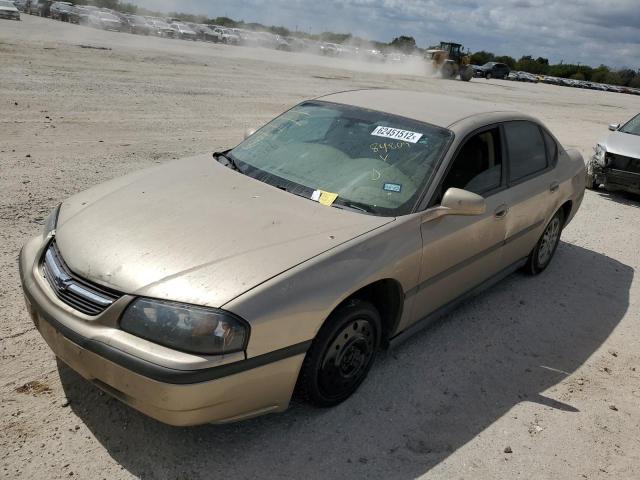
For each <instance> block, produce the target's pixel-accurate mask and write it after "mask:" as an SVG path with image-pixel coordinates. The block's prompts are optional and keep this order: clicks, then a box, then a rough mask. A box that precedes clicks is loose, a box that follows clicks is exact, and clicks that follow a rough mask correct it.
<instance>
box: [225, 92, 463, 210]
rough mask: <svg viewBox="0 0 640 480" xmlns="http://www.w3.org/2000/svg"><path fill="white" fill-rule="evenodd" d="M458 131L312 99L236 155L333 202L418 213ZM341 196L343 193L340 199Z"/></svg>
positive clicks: (277, 180)
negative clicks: (418, 204) (415, 208)
mask: <svg viewBox="0 0 640 480" xmlns="http://www.w3.org/2000/svg"><path fill="white" fill-rule="evenodd" d="M452 136H453V134H452V133H451V132H450V131H448V130H445V129H442V128H438V127H434V126H431V125H427V124H425V123H421V122H417V121H414V120H410V119H407V118H404V117H398V116H394V115H389V114H386V113H382V112H376V111H372V110H365V109H361V108H357V107H351V106H346V105H338V104H333V103H328V102H318V101H313V102H305V103H302V104H300V105H298V106H297V107H294V108H293V109H291V110H289V111H288V112H286V113H284V114H283V115H281V116H279V117H278V118H276V119H275V120H273V121H271V122H270V123H268V124H267V125H266V126H264V127H262V128H261V129H260V130H258V131H257V132H256V133H254V134H253V135H252V136H250V137H249V138H247V139H246V140H245V141H244V142H242V143H241V144H240V145H238V146H237V147H236V148H234V149H233V150H232V151H231V152H230V153H229V156H230V157H231V159H232V160H234V161H235V162H236V164H237V166H238V168H239V169H240V170H241V171H242V173H245V174H247V175H249V176H252V177H254V178H256V179H258V180H261V181H263V182H265V183H269V184H271V185H274V186H277V187H280V188H283V189H285V190H287V191H289V192H292V193H295V194H298V195H301V196H304V197H307V198H312V199H314V200H316V199H317V195H318V193H317V192H318V191H320V192H326V193H327V194H328V197H324V198H332V199H335V200H333V201H332V202H329V203H328V204H331V203H333V204H334V206H336V205H337V206H340V205H343V206H346V207H352V208H356V209H359V210H364V211H367V212H370V213H374V214H377V215H385V216H395V215H403V214H407V213H410V212H411V210H412V209H413V206H414V205H415V203H416V201H417V200H418V197H419V196H420V194H421V192H422V191H423V190H424V187H425V186H426V185H427V184H428V183H429V181H430V180H431V178H432V176H433V173H434V172H435V170H436V168H437V166H438V164H439V162H440V159H441V157H442V156H443V153H444V152H445V151H446V149H447V146H448V144H449V141H450V140H451V138H452ZM335 195H337V197H335Z"/></svg>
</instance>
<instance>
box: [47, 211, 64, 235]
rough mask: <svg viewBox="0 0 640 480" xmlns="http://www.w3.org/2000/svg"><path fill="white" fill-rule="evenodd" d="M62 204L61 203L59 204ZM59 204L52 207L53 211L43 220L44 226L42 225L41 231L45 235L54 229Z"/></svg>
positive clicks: (56, 223)
mask: <svg viewBox="0 0 640 480" xmlns="http://www.w3.org/2000/svg"><path fill="white" fill-rule="evenodd" d="M60 205H62V204H60ZM60 205H58V206H57V207H56V208H54V209H53V212H51V213H50V214H49V216H48V217H47V219H46V220H45V221H44V226H43V227H42V233H43V235H44V236H45V237H46V236H47V235H49V234H50V233H51V232H52V231H54V230H55V229H56V226H57V225H58V214H59V213H60Z"/></svg>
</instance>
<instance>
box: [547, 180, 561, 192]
mask: <svg viewBox="0 0 640 480" xmlns="http://www.w3.org/2000/svg"><path fill="white" fill-rule="evenodd" d="M559 188H560V184H559V183H558V182H551V185H549V191H550V192H555V191H557V190H558V189H559Z"/></svg>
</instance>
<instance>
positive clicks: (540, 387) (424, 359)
mask: <svg viewBox="0 0 640 480" xmlns="http://www.w3.org/2000/svg"><path fill="white" fill-rule="evenodd" d="M633 273H634V272H633V269H632V268H630V267H629V266H626V265H624V264H622V263H619V262H617V261H616V260H613V259H611V258H609V257H607V256H605V255H601V254H599V253H596V252H593V251H591V250H587V249H584V248H581V247H578V246H575V245H571V244H567V243H564V242H563V243H561V244H560V246H559V248H558V251H557V255H556V258H555V259H554V261H553V263H552V264H551V265H550V266H549V268H548V269H547V270H546V271H545V272H544V273H543V274H542V275H539V276H537V277H528V276H525V275H523V274H520V273H516V274H514V275H512V276H511V277H509V278H507V279H506V280H504V281H502V282H501V283H499V284H497V285H496V286H494V287H493V288H491V289H490V290H488V291H487V292H485V293H484V294H482V295H480V296H479V297H477V298H476V299H474V300H471V301H470V302H468V303H466V304H465V305H463V306H461V307H460V308H459V309H457V310H456V311H454V312H453V313H452V314H450V315H449V317H448V318H447V319H444V320H443V321H441V322H439V323H438V324H436V325H434V326H433V327H432V328H429V329H428V330H426V331H423V332H421V333H419V334H417V335H416V336H414V337H412V338H411V339H409V340H408V341H407V342H405V343H404V344H402V345H401V346H399V347H397V348H396V349H394V350H391V351H389V352H386V353H384V354H382V355H381V357H380V358H379V359H378V361H377V362H376V364H375V365H374V368H373V369H372V371H371V373H370V375H369V378H368V379H367V380H366V381H365V383H364V384H363V386H362V387H361V388H360V390H359V391H358V392H357V393H356V394H355V396H354V397H352V398H351V399H349V400H348V401H346V402H344V403H343V404H341V405H339V406H338V407H335V408H333V409H316V408H312V407H309V406H306V405H303V404H298V403H296V404H294V405H293V406H292V408H290V409H289V410H288V411H287V412H285V413H283V414H276V415H267V416H264V417H260V418H256V419H253V420H249V421H245V422H242V423H238V424H232V425H223V426H215V425H206V426H199V427H191V428H175V427H169V426H166V425H163V424H161V423H159V422H156V421H154V420H152V419H149V418H147V417H145V416H144V415H142V414H139V413H137V412H136V411H135V410H133V409H131V408H129V407H127V406H125V405H123V404H121V403H120V402H118V401H117V400H115V399H111V398H109V397H108V396H107V395H104V394H102V393H101V392H99V390H98V389H97V388H96V387H94V386H93V385H92V384H90V383H89V382H87V381H85V380H83V379H82V378H80V377H79V376H78V375H77V374H75V373H74V372H73V371H71V370H70V369H69V368H68V367H66V366H64V365H61V364H60V366H59V372H60V376H61V380H62V384H63V387H64V389H65V392H66V395H67V397H68V398H69V399H70V401H71V407H72V408H73V409H74V411H75V413H76V414H77V415H78V416H79V417H80V418H81V419H82V420H83V421H84V422H85V424H86V425H87V427H88V428H89V429H90V430H91V431H92V433H93V434H94V435H95V437H96V438H97V440H98V441H99V442H101V444H102V445H103V446H104V448H105V449H106V450H107V451H108V453H109V454H110V455H111V456H112V457H113V458H114V459H115V460H116V461H117V462H118V463H119V464H120V465H121V466H122V468H124V469H126V470H127V471H129V472H130V473H131V474H133V475H135V476H138V477H140V478H172V479H175V478H188V479H200V478H216V477H225V478H256V477H259V478H292V477H293V478H300V477H303V476H304V477H305V478H306V479H312V478H363V477H367V478H398V479H408V478H415V477H417V476H419V475H421V474H423V473H425V472H427V471H429V470H430V469H431V468H432V467H434V466H435V465H437V464H438V463H440V462H441V461H442V460H444V459H446V458H447V457H448V456H449V455H450V454H451V453H452V452H454V451H455V450H457V449H458V448H460V447H461V446H463V445H464V444H465V443H467V442H469V441H471V440H472V439H473V438H474V437H476V435H478V434H479V433H481V432H482V431H483V430H484V429H486V428H487V427H489V426H490V425H491V424H492V423H493V422H495V421H496V420H497V419H499V418H500V417H502V416H503V415H505V414H506V413H507V412H508V411H509V409H511V408H512V407H514V406H515V405H517V404H518V403H519V402H536V403H539V404H542V405H544V407H540V408H541V409H543V408H544V409H548V407H552V408H556V409H560V410H562V411H564V412H567V413H566V414H567V415H575V414H576V413H575V412H577V411H578V409H576V408H575V407H574V406H573V405H572V404H571V394H570V393H569V390H568V387H566V386H565V385H562V386H560V387H558V388H557V389H556V390H555V392H553V393H548V392H547V393H545V391H546V390H548V389H550V388H551V387H554V386H556V385H557V384H558V383H560V382H561V381H563V380H564V379H565V378H566V377H567V376H568V375H570V374H571V373H573V372H574V371H575V370H576V369H578V368H579V367H580V366H581V365H582V364H583V363H584V362H585V361H586V360H587V359H588V358H589V357H590V356H591V355H592V354H593V353H594V352H595V351H596V350H597V349H598V348H599V347H600V346H601V344H602V343H603V342H604V341H605V339H606V338H607V337H608V336H609V335H610V334H611V333H612V331H613V329H614V328H615V327H616V325H617V324H618V323H619V322H620V321H621V319H622V318H623V316H624V315H625V312H626V311H627V308H628V305H629V290H630V286H631V283H632V279H633ZM552 397H553V398H552ZM503 448H504V445H496V451H495V455H496V456H497V457H499V456H500V455H504V453H503V452H502V449H503Z"/></svg>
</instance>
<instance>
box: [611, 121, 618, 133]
mask: <svg viewBox="0 0 640 480" xmlns="http://www.w3.org/2000/svg"><path fill="white" fill-rule="evenodd" d="M619 128H620V124H619V123H612V124H610V125H609V130H611V131H612V132H615V131H616V130H618V129H619Z"/></svg>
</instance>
